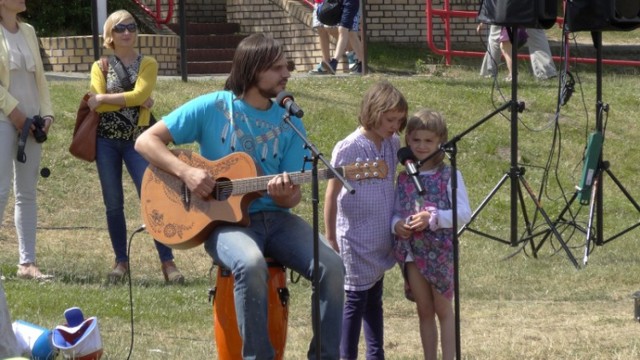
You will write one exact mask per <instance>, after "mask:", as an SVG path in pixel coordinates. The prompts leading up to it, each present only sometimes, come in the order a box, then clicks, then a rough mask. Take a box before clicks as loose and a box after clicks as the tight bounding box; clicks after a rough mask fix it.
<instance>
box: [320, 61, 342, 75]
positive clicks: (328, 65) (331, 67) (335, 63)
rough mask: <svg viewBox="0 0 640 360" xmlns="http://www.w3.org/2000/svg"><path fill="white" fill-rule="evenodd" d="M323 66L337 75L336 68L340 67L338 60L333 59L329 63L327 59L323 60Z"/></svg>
mask: <svg viewBox="0 0 640 360" xmlns="http://www.w3.org/2000/svg"><path fill="white" fill-rule="evenodd" d="M322 68H323V69H325V70H327V71H329V72H330V73H332V74H334V75H335V74H336V70H337V69H338V60H336V59H331V61H329V63H327V62H326V61H323V62H322Z"/></svg>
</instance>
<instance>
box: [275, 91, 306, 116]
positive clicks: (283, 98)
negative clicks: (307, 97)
mask: <svg viewBox="0 0 640 360" xmlns="http://www.w3.org/2000/svg"><path fill="white" fill-rule="evenodd" d="M276 102H277V103H278V105H280V106H281V107H283V108H285V109H286V110H287V112H288V113H289V114H291V115H293V116H296V117H299V118H302V117H303V116H304V111H302V109H301V108H300V107H299V106H298V104H296V102H295V101H293V95H291V93H288V92H286V91H280V93H279V94H278V96H277V97H276Z"/></svg>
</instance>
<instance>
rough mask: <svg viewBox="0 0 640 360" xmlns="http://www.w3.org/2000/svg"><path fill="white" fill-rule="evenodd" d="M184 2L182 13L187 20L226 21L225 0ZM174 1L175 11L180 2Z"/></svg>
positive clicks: (196, 21)
mask: <svg viewBox="0 0 640 360" xmlns="http://www.w3.org/2000/svg"><path fill="white" fill-rule="evenodd" d="M154 1H155V0H154ZM185 2H186V3H187V4H185V7H184V13H185V17H186V18H187V22H195V23H223V22H226V21H227V0H188V1H185ZM174 3H175V7H176V9H175V10H176V13H177V12H178V7H179V5H180V3H179V1H174ZM176 22H177V18H176Z"/></svg>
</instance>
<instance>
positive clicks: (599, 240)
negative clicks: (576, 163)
mask: <svg viewBox="0 0 640 360" xmlns="http://www.w3.org/2000/svg"><path fill="white" fill-rule="evenodd" d="M603 164H604V165H603V171H604V172H606V173H607V174H608V175H609V177H610V178H611V180H613V182H614V183H615V184H616V186H617V187H618V189H620V191H621V192H622V193H623V194H624V196H625V197H626V198H627V200H629V202H630V203H631V204H632V205H633V207H634V208H635V209H636V211H638V212H640V205H638V203H637V202H636V201H635V200H634V199H633V197H632V196H631V194H629V192H628V191H627V189H625V187H624V186H623V185H622V183H621V182H620V180H618V178H616V177H615V175H614V174H613V172H611V170H610V169H609V163H608V162H606V161H605V162H603ZM599 188H602V184H600V187H599ZM638 226H640V222H637V223H636V224H635V225H632V226H629V227H628V228H626V229H624V230H622V231H620V232H618V233H617V234H615V235H613V236H611V237H610V238H608V239H606V240H604V239H603V234H602V233H600V234H596V235H598V236H597V237H596V239H597V241H596V245H604V244H606V243H608V242H609V241H612V240H615V239H616V238H618V237H619V236H622V235H624V234H626V233H627V232H629V231H631V230H633V229H635V228H637V227H638ZM600 228H602V226H600Z"/></svg>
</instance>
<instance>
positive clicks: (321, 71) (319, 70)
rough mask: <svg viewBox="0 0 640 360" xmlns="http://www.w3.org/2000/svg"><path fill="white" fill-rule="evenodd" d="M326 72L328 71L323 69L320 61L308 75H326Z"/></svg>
mask: <svg viewBox="0 0 640 360" xmlns="http://www.w3.org/2000/svg"><path fill="white" fill-rule="evenodd" d="M327 66H328V65H327ZM328 74H329V72H328V71H326V70H324V69H323V66H322V62H320V63H319V64H318V66H316V68H315V69H313V70H310V71H309V75H328Z"/></svg>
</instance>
